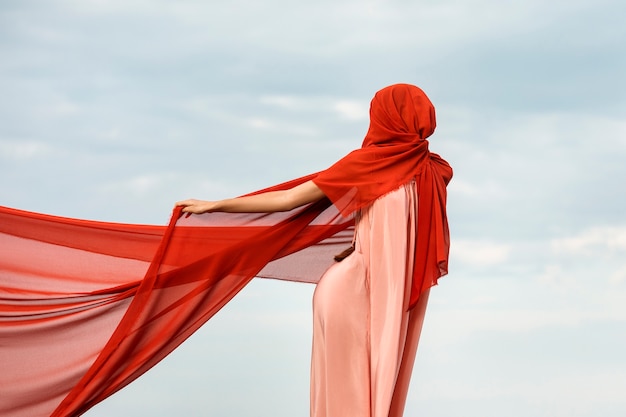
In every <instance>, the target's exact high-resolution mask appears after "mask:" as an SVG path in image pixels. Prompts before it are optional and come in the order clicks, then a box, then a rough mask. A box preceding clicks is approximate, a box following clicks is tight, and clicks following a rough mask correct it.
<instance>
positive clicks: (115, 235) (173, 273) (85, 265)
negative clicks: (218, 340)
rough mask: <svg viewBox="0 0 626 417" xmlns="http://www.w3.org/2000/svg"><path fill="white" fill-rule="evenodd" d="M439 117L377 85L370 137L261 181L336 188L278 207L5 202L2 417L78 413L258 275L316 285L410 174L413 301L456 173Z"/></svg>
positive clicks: (410, 90)
mask: <svg viewBox="0 0 626 417" xmlns="http://www.w3.org/2000/svg"><path fill="white" fill-rule="evenodd" d="M434 128H435V118H434V109H433V107H432V104H431V103H430V101H429V100H428V98H427V97H426V95H425V94H424V93H423V92H422V91H421V90H420V89H418V88H417V87H414V86H410V85H406V84H399V85H394V86H391V87H387V88H386V89H383V90H381V91H380V92H378V93H377V94H376V96H375V97H374V99H373V100H372V107H371V125H370V129H369V131H368V133H367V135H366V138H365V140H364V142H363V148H361V149H359V150H356V151H354V152H352V153H351V154H349V155H348V156H346V157H345V158H343V159H342V160H340V161H339V162H337V164H335V165H333V166H332V167H331V168H329V169H328V170H326V171H323V172H321V173H318V174H312V175H309V176H306V177H303V178H298V179H296V180H293V181H290V182H287V183H284V184H280V185H277V186H274V187H271V188H268V189H267V190H261V191H269V190H279V189H287V188H290V187H293V186H295V185H297V184H301V183H303V182H305V181H308V180H311V179H312V180H313V181H314V182H315V183H316V184H317V185H318V186H319V187H320V188H321V189H322V190H323V191H324V192H325V193H326V195H327V196H328V197H329V199H324V200H322V201H319V202H317V203H314V204H310V205H307V206H304V207H301V208H297V209H294V210H292V211H289V212H284V213H272V214H229V213H210V214H204V215H199V216H191V217H188V218H186V217H181V216H180V214H181V213H180V209H177V210H175V211H174V213H173V215H172V219H171V221H170V223H169V225H168V226H167V227H159V226H143V225H127V224H117V223H102V222H94V221H86V220H76V219H67V218H60V217H54V216H48V215H43V214H36V213H29V212H24V211H19V210H15V209H10V208H2V207H0V370H1V372H0V416H12V417H14V416H16V417H21V416H24V417H26V416H28V417H35V416H49V415H52V416H77V415H80V414H82V413H84V412H85V411H87V410H88V409H89V408H91V407H92V406H93V405H95V404H97V403H98V402H100V401H102V400H103V399H105V398H106V397H108V396H109V395H111V394H113V393H114V392H116V391H118V390H119V389H121V388H123V387H124V386H126V385H127V384H129V383H130V382H132V381H133V380H134V379H136V378H138V377H139V376H140V375H141V374H143V373H144V372H146V371H147V370H148V369H150V368H151V367H152V366H154V365H155V364H157V363H158V362H159V361H160V360H161V359H163V358H164V357H165V356H166V355H167V354H169V353H170V352H171V351H172V350H173V349H175V348H176V347H177V346H178V345H179V344H180V343H182V342H183V341H184V340H185V339H186V338H188V337H189V336H190V335H191V334H193V332H195V331H196V330H197V329H198V328H199V327H200V326H202V325H203V324H204V323H205V322H206V321H207V320H208V319H209V318H211V317H212V316H213V315H214V314H215V313H216V312H217V311H218V310H219V309H220V308H221V307H222V306H223V305H224V304H226V303H227V302H228V301H229V300H230V299H232V297H234V296H235V295H236V294H237V292H238V291H240V290H241V289H242V288H243V287H244V286H245V285H246V284H247V283H248V282H249V281H250V280H251V279H252V278H253V277H255V276H261V277H272V278H279V279H288V280H294V281H303V282H316V281H317V280H318V279H319V277H320V276H321V275H322V273H323V272H324V271H325V269H326V268H327V267H328V266H329V265H330V264H331V263H332V262H333V260H332V259H333V255H334V254H336V253H337V252H338V251H340V250H341V249H343V248H345V246H347V245H349V244H350V242H351V239H352V226H353V219H352V213H353V212H354V211H355V210H357V209H358V208H360V207H363V206H365V205H367V204H369V203H371V202H372V201H373V200H375V199H376V198H378V197H379V196H381V195H383V194H385V193H387V192H389V191H392V190H393V189H394V188H396V187H397V186H399V185H401V184H404V183H406V182H408V181H409V180H411V179H412V178H415V179H416V184H417V187H418V192H419V207H418V230H419V234H418V237H417V243H416V254H417V258H416V268H415V271H416V272H415V276H414V285H413V292H412V301H415V300H417V298H418V297H419V294H420V293H421V292H422V291H423V290H424V289H426V288H429V287H430V286H431V285H434V284H435V283H436V280H437V278H439V277H440V276H441V275H443V274H445V273H446V268H447V256H448V242H449V240H448V228H447V222H446V213H445V202H446V190H445V185H446V184H447V182H448V181H449V180H450V178H451V175H452V171H451V169H450V167H449V166H448V165H447V163H445V161H443V160H442V159H441V158H439V157H438V156H437V155H434V154H431V153H429V152H428V143H427V141H426V140H425V139H426V137H428V136H429V135H430V134H431V133H432V132H433V130H434ZM261 191H260V192H261ZM331 201H332V203H331Z"/></svg>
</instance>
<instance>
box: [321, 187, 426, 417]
mask: <svg viewBox="0 0 626 417" xmlns="http://www.w3.org/2000/svg"><path fill="white" fill-rule="evenodd" d="M416 218H417V195H416V193H415V185H414V183H409V184H406V185H404V186H401V187H400V188H398V189H397V190H395V191H392V192H391V193H389V194H387V195H385V196H383V197H381V198H379V199H378V200H376V201H375V202H374V203H373V204H372V205H370V206H368V207H367V208H364V209H362V210H361V212H360V213H359V215H358V216H357V224H356V235H355V247H356V250H355V251H354V252H353V253H352V254H351V255H350V256H348V257H347V258H346V259H344V260H343V261H342V262H339V263H336V264H334V265H333V266H332V267H330V268H329V269H328V271H327V272H326V273H325V274H324V276H323V277H322V279H321V280H320V282H319V284H318V285H317V288H316V290H315V294H314V297H313V320H314V323H313V353H312V363H311V417H400V416H402V414H403V412H404V405H405V402H406V396H407V391H408V387H409V381H410V378H411V372H412V369H413V362H414V359H415V352H416V350H417V344H418V340H419V336H420V332H421V329H422V324H423V321H424V313H425V311H426V304H427V302H428V291H426V292H425V293H423V294H422V296H421V297H420V299H419V301H418V304H417V305H416V306H415V307H414V308H413V309H412V310H409V311H407V306H408V303H409V296H410V284H411V276H412V264H413V248H414V246H413V245H414V243H415V221H416Z"/></svg>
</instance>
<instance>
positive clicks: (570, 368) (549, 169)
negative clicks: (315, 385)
mask: <svg viewBox="0 0 626 417" xmlns="http://www.w3.org/2000/svg"><path fill="white" fill-rule="evenodd" d="M625 15H626V3H625V2H623V1H621V0H593V1H592V0H567V1H566V0H553V1H545V0H541V1H539V0H526V1H523V2H521V1H507V0H504V1H503V0H500V1H496V0H464V1H461V0H438V1H435V0H414V1H406V0H404V1H403V0H388V1H382V0H381V1H371V0H359V1H354V0H352V1H350V0H332V1H329V0H318V1H315V2H302V1H293V0H291V1H286V0H254V1H252V0H231V1H228V2H217V1H197V2H195V1H189V0H179V1H175V2H174V1H170V2H168V1H161V0H151V1H139V0H136V1H135V0H111V1H106V0H91V1H87V0H47V1H30V0H19V1H18V0H3V1H2V2H0V57H2V58H1V59H0V178H1V180H0V205H3V206H9V207H14V208H20V209H24V210H29V211H36V212H43V213H49V214H55V215H60V216H66V217H75V218H85V219H94V220H102V221H113V222H122V223H147V224H165V223H166V222H167V220H168V219H169V215H170V213H171V209H172V206H173V204H174V202H175V201H178V200H181V199H184V198H190V197H194V198H203V199H217V198H225V197H231V196H235V195H240V194H243V193H246V192H249V191H253V190H256V189H260V188H263V187H266V186H269V185H272V184H276V183H279V182H282V181H286V180H289V179H292V178H295V177H298V176H301V175H304V174H307V173H311V172H314V171H318V170H322V169H325V168H326V167H328V166H329V165H331V164H332V163H333V162H334V161H336V160H337V159H339V158H340V157H342V156H343V155H344V154H346V153H347V152H349V151H350V150H352V149H354V148H357V147H359V146H360V143H361V141H362V138H363V136H364V134H365V132H366V130H367V125H368V106H369V101H370V100H371V97H372V96H373V94H374V93H375V92H376V91H377V90H379V89H380V88H382V87H384V86H386V85H389V84H393V83H398V82H406V83H411V84H416V85H419V86H420V87H422V88H423V89H424V90H425V91H426V93H427V94H428V95H429V96H430V98H431V100H432V101H433V103H434V105H435V107H436V109H437V121H438V127H437V131H436V132H435V134H434V135H433V136H432V138H431V140H430V144H431V150H432V151H434V152H437V153H439V154H441V155H442V156H443V157H444V158H445V159H447V160H448V161H449V162H450V164H451V165H452V166H453V168H454V170H455V177H454V179H453V181H452V183H451V184H450V186H449V197H448V198H449V202H448V204H449V206H448V209H449V212H448V215H449V222H450V228H451V235H452V247H451V254H450V273H449V275H448V276H447V277H445V278H443V279H442V280H440V285H438V286H437V287H436V288H434V289H433V290H432V291H431V296H430V303H429V308H428V313H427V317H426V322H425V325H424V330H423V333H422V338H421V341H420V348H419V351H418V355H417V359H416V363H415V369H414V373H413V379H412V385H411V390H410V393H409V399H408V403H407V409H406V415H407V416H421V417H461V416H462V417H491V416H494V417H495V416H497V417H501V416H506V417H530V416H532V417H597V416H603V417H617V416H620V417H622V416H624V415H625V414H626V396H625V395H624V388H625V387H626V358H625V357H624V352H625V351H626V302H625V300H626V216H625V214H626V193H625V192H624V187H625V186H624V184H625V182H624V179H625V178H626V163H625V161H626V118H625V117H624V116H625V114H626V83H625V82H624V74H626V26H624V25H623V18H624V16H625ZM313 290H314V287H313V286H312V285H309V284H295V283H287V282H279V281H272V280H263V279H256V280H253V282H252V283H251V284H250V285H249V286H248V287H246V288H245V289H244V290H243V291H242V292H241V293H240V294H238V295H237V296H236V297H235V299H234V300H233V301H232V302H231V303H229V304H228V305H227V306H226V307H225V308H224V309H223V310H222V311H220V312H219V313H218V314H217V315H216V316H215V317H214V318H213V319H211V320H210V321H209V322H208V323H207V324H206V325H205V326H204V327H203V328H202V329H201V330H200V331H198V332H197V333H196V334H195V335H193V336H192V337H191V338H190V339H189V340H187V341H186V342H185V343H184V344H183V345H182V346H181V347H180V348H179V349H177V350H176V351H175V352H173V353H172V354H171V355H170V356H169V357H168V358H166V359H165V360H164V361H163V362H161V363H160V364H159V365H157V366H156V367H155V368H153V369H152V370H150V371H149V372H148V373H146V374H145V375H144V376H142V377H141V378H140V379H138V380H137V381H135V382H133V383H132V384H131V385H130V386H128V387H126V388H124V389H123V390H122V391H120V392H118V393H117V394H115V395H114V396H112V397H111V398H109V399H107V400H105V401H104V402H103V403H101V404H99V405H97V406H96V407H94V408H93V409H92V410H90V411H89V412H87V414H85V415H86V416H88V417H105V416H111V415H117V416H151V417H161V416H173V415H186V416H236V417H252V416H255V417H256V416H273V417H293V416H304V415H307V413H308V384H309V381H308V378H309V364H310V362H309V360H310V349H311V347H310V344H311V296H312V293H313Z"/></svg>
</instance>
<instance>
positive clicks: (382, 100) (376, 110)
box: [363, 84, 436, 146]
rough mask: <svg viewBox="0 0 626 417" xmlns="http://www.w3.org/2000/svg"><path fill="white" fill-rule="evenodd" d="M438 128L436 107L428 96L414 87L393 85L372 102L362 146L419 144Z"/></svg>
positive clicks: (378, 94) (383, 90) (379, 92)
mask: <svg viewBox="0 0 626 417" xmlns="http://www.w3.org/2000/svg"><path fill="white" fill-rule="evenodd" d="M435 126H436V119H435V107H434V106H433V104H432V103H431V102H430V100H429V99H428V97H427V96H426V94H425V93H424V92H423V91H422V90H421V89H420V88H418V87H416V86H414V85H410V84H394V85H391V86H389V87H385V88H383V89H382V90H380V91H378V92H377V93H376V95H375V96H374V98H373V99H372V103H371V107H370V127H369V130H368V132H367V135H366V137H365V140H364V141H363V146H369V145H392V144H397V143H406V142H415V141H419V140H422V139H426V138H427V137H429V136H430V135H432V133H433V132H434V131H435Z"/></svg>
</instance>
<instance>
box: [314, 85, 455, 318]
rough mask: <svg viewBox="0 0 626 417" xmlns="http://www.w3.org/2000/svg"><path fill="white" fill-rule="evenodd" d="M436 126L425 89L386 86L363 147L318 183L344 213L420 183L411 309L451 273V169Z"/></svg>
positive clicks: (378, 96)
mask: <svg viewBox="0 0 626 417" xmlns="http://www.w3.org/2000/svg"><path fill="white" fill-rule="evenodd" d="M435 126H436V121H435V108H434V107H433V105H432V103H431V102H430V100H429V99H428V97H427V96H426V94H425V93H424V92H423V91H422V90H421V89H419V88H418V87H416V86H413V85H409V84H396V85H392V86H389V87H386V88H384V89H382V90H380V91H379V92H378V93H376V95H375V96H374V98H373V99H372V103H371V107H370V127H369V130H368V132H367V135H366V136H365V139H364V141H363V145H362V147H361V149H357V150H355V151H353V152H351V153H350V154H348V155H347V156H345V157H344V158H343V159H341V160H339V161H338V162H337V163H336V164H334V165H333V166H331V167H330V168H329V169H327V170H326V171H324V172H321V173H320V174H319V175H318V176H317V177H315V178H314V179H313V181H314V182H315V183H316V184H317V185H318V186H319V187H320V188H321V189H322V191H324V193H325V194H326V195H327V196H328V197H329V198H330V199H331V200H332V201H333V204H334V205H335V206H337V208H338V209H339V210H340V211H341V213H342V214H344V215H348V214H350V213H352V212H354V211H355V210H357V209H359V208H361V207H364V206H366V205H368V204H370V203H372V202H373V201H374V200H376V199H377V198H379V197H380V196H382V195H385V194H387V193H389V192H390V191H393V190H394V189H396V188H398V187H399V186H400V185H402V184H405V183H407V182H409V181H410V180H411V179H413V178H414V179H415V180H416V184H417V192H418V196H419V204H418V218H417V230H418V233H417V240H416V245H415V257H414V259H415V265H414V268H413V271H414V272H413V287H412V291H411V303H410V306H411V307H413V306H414V305H415V303H417V299H418V298H419V296H420V294H421V293H422V292H423V291H424V290H426V289H427V288H430V287H431V286H432V285H435V284H436V282H437V279H438V278H440V277H441V276H443V275H445V274H447V271H448V253H449V247H450V237H449V231H448V222H447V216H446V195H447V193H446V185H447V184H448V183H449V182H450V180H451V178H452V168H450V165H448V163H447V162H446V161H444V160H443V159H442V158H441V157H440V156H439V155H437V154H434V153H431V152H429V150H428V141H427V140H426V138H427V137H429V136H430V135H431V134H432V133H433V132H434V131H435Z"/></svg>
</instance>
